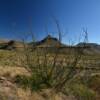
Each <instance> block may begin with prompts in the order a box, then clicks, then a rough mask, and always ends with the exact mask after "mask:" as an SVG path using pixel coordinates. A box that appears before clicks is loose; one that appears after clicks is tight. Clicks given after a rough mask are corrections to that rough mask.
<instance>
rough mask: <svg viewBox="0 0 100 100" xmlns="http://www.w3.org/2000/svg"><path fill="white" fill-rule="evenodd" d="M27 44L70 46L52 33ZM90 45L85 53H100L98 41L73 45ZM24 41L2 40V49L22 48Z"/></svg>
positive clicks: (0, 46) (43, 46)
mask: <svg viewBox="0 0 100 100" xmlns="http://www.w3.org/2000/svg"><path fill="white" fill-rule="evenodd" d="M25 45H27V46H29V47H35V48H45V47H53V48H55V47H56V46H58V45H59V46H60V47H62V48H66V49H67V48H68V47H70V46H69V45H65V44H63V43H61V42H60V41H59V40H58V39H57V38H54V37H52V36H50V35H48V36H47V37H45V38H44V39H43V40H41V41H37V42H30V43H26V44H25ZM84 46H86V47H89V48H86V49H84V52H85V53H89V54H92V53H97V54H100V45H99V44H96V43H78V44H77V45H75V46H73V47H75V48H76V47H84ZM23 47H24V46H23V42H20V41H15V40H9V41H8V40H0V49H3V50H14V49H20V48H23Z"/></svg>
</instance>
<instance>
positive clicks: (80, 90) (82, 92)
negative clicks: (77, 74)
mask: <svg viewBox="0 0 100 100" xmlns="http://www.w3.org/2000/svg"><path fill="white" fill-rule="evenodd" d="M70 89H71V91H72V94H73V95H74V96H75V97H76V98H77V99H78V100H96V93H95V92H94V91H93V90H91V89H89V88H88V87H86V86H85V85H83V84H73V85H71V86H70Z"/></svg>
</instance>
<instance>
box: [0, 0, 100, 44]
mask: <svg viewBox="0 0 100 100" xmlns="http://www.w3.org/2000/svg"><path fill="white" fill-rule="evenodd" d="M52 15H54V16H55V17H56V19H57V20H59V24H60V27H61V31H62V32H63V34H64V35H63V42H64V43H66V42H68V41H69V40H72V41H78V37H79V35H80V33H82V29H83V27H84V28H87V30H88V35H89V42H95V43H99V44H100V0H0V38H6V39H18V38H19V37H21V36H22V35H23V34H24V33H28V32H30V21H31V24H32V25H31V26H32V30H33V32H34V35H35V38H36V39H37V40H39V39H42V38H43V37H45V36H46V35H47V34H46V32H45V27H47V30H48V32H49V33H50V34H51V35H53V36H57V28H56V25H55V22H54V21H53V19H52Z"/></svg>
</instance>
